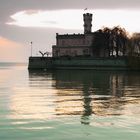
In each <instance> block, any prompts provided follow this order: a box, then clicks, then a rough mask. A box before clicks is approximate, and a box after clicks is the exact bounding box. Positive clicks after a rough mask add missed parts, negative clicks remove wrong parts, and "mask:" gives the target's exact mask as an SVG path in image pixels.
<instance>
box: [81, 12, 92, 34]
mask: <svg viewBox="0 0 140 140" xmlns="http://www.w3.org/2000/svg"><path fill="white" fill-rule="evenodd" d="M83 19H84V33H85V34H86V33H91V32H92V31H91V28H92V14H90V13H86V14H83Z"/></svg>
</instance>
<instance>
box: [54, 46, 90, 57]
mask: <svg viewBox="0 0 140 140" xmlns="http://www.w3.org/2000/svg"><path fill="white" fill-rule="evenodd" d="M91 52H92V51H91V48H90V47H88V46H81V47H77V46H74V47H58V46H53V56H54V57H59V56H82V55H83V56H85V55H91Z"/></svg>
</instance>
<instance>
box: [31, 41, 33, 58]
mask: <svg viewBox="0 0 140 140" xmlns="http://www.w3.org/2000/svg"><path fill="white" fill-rule="evenodd" d="M32 47H33V42H32V41H31V57H32V51H33V48H32Z"/></svg>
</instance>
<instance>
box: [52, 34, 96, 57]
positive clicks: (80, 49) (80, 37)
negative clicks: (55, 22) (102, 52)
mask: <svg viewBox="0 0 140 140" xmlns="http://www.w3.org/2000/svg"><path fill="white" fill-rule="evenodd" d="M56 39H57V41H56V45H55V46H53V47H52V49H53V50H52V52H53V56H54V57H58V56H81V55H92V51H91V45H92V44H93V40H94V35H93V34H92V33H91V34H73V35H71V34H67V35H58V34H57V36H56Z"/></svg>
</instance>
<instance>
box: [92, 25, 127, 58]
mask: <svg viewBox="0 0 140 140" xmlns="http://www.w3.org/2000/svg"><path fill="white" fill-rule="evenodd" d="M94 35H95V38H94V42H93V45H92V47H93V49H92V50H93V54H94V56H100V55H101V54H102V56H114V55H115V56H116V57H119V55H123V56H125V55H126V46H127V43H128V40H129V38H128V33H127V32H126V31H125V29H123V28H121V27H119V26H116V27H114V28H112V29H110V28H108V27H104V28H103V29H100V30H98V31H96V32H94Z"/></svg>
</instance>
